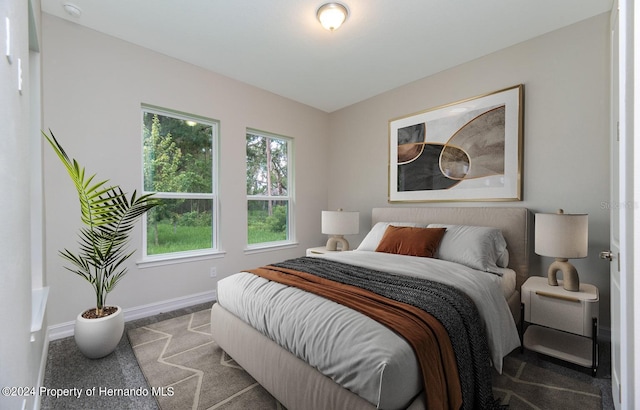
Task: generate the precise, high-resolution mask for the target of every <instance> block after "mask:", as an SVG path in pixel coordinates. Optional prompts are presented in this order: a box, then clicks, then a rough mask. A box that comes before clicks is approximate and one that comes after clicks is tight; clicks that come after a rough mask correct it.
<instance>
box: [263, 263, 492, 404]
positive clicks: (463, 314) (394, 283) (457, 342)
mask: <svg viewBox="0 0 640 410" xmlns="http://www.w3.org/2000/svg"><path fill="white" fill-rule="evenodd" d="M272 265H273V266H278V267H282V268H288V269H294V270H297V271H301V272H306V273H311V274H313V275H316V276H319V277H321V278H325V279H329V280H332V281H335V282H340V283H344V284H346V285H352V286H358V287H360V288H362V289H366V290H368V291H370V292H374V293H377V294H379V295H381V296H384V297H386V298H389V299H392V300H395V301H398V302H402V303H406V304H409V305H413V306H415V307H418V308H420V309H422V310H424V311H425V312H427V313H429V314H431V315H432V316H434V317H435V318H436V319H438V320H439V321H440V323H442V325H443V326H444V328H445V329H446V330H447V332H448V333H449V337H450V338H451V344H452V346H453V351H454V353H455V355H456V362H457V365H458V372H459V374H460V385H461V387H462V400H463V409H469V410H470V409H494V408H501V406H498V404H497V402H496V400H494V398H493V392H492V387H491V359H490V355H489V346H488V343H487V336H486V332H485V329H484V328H483V327H482V326H481V325H480V324H481V320H480V315H479V313H478V309H477V308H476V306H475V304H474V303H473V301H472V300H471V299H470V298H469V296H467V295H466V294H465V293H464V292H462V291H460V290H458V289H456V288H454V287H451V286H449V285H445V284H442V283H439V282H434V281H431V280H426V279H420V278H414V277H409V276H402V275H397V274H393V273H388V272H380V271H376V270H372V269H368V268H363V267H359V266H354V265H349V264H345V263H341V262H336V261H332V260H327V259H322V258H313V257H303V258H296V259H290V260H287V261H284V262H281V263H275V264H272Z"/></svg>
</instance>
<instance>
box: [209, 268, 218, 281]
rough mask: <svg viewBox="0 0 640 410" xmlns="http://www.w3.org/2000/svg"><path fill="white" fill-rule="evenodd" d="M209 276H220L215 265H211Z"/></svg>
mask: <svg viewBox="0 0 640 410" xmlns="http://www.w3.org/2000/svg"><path fill="white" fill-rule="evenodd" d="M209 276H211V277H212V278H215V277H216V276H218V271H217V270H216V267H215V266H212V267H211V270H210V271H209Z"/></svg>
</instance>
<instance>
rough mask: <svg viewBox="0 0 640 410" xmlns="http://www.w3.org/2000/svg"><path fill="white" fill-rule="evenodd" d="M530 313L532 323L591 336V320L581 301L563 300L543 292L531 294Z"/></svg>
mask: <svg viewBox="0 0 640 410" xmlns="http://www.w3.org/2000/svg"><path fill="white" fill-rule="evenodd" d="M529 312H530V313H531V318H530V320H529V322H531V323H535V324H538V325H542V326H547V327H551V328H554V329H558V330H564V331H565V332H570V333H575V334H578V335H583V336H590V334H591V318H590V317H586V316H585V315H584V307H583V303H582V301H581V300H579V299H573V300H571V299H569V298H568V297H567V298H562V299H561V298H559V297H558V296H556V295H553V294H550V293H544V292H542V291H536V292H531V300H530V306H529ZM583 318H584V319H585V320H584V321H586V322H587V323H586V324H585V323H583V322H584V321H583ZM585 330H586V331H588V333H585Z"/></svg>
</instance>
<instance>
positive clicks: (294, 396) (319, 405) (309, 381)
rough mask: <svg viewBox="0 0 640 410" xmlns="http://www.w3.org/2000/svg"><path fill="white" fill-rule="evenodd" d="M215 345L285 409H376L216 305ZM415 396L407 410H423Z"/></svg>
mask: <svg viewBox="0 0 640 410" xmlns="http://www.w3.org/2000/svg"><path fill="white" fill-rule="evenodd" d="M211 334H212V335H213V339H214V340H215V341H216V343H217V344H218V345H219V346H220V347H221V348H222V350H224V351H225V352H226V353H227V354H228V355H229V356H231V357H232V358H233V359H234V360H235V361H236V362H237V363H238V364H239V365H240V366H241V367H242V368H243V369H245V370H246V371H247V372H248V373H249V374H250V375H251V376H252V377H253V378H254V379H256V381H257V382H258V383H260V385H261V386H263V387H264V388H265V389H266V390H267V391H268V392H269V393H271V395H272V396H273V397H275V398H276V399H277V400H278V401H279V402H280V403H282V404H283V405H284V406H285V407H286V408H287V409H289V410H296V409H304V410H340V409H344V410H351V409H353V410H371V409H375V408H376V407H375V406H374V405H373V404H371V403H369V402H368V401H366V400H364V399H363V398H361V397H360V396H358V395H356V394H354V393H352V392H350V391H349V390H347V389H345V388H343V387H342V386H340V385H339V384H337V383H336V382H334V381H333V380H331V379H330V378H328V377H327V376H325V375H323V374H322V373H320V372H319V371H318V370H316V369H315V368H313V367H311V366H309V365H308V364H307V363H305V362H304V361H303V360H300V359H299V358H297V357H296V356H294V355H293V354H291V353H289V352H288V351H287V350H285V349H283V348H281V347H280V346H279V345H278V344H276V343H275V342H273V341H272V340H271V339H269V338H267V337H266V336H264V335H263V334H262V333H260V332H258V331H257V330H255V329H254V328H252V327H251V326H249V325H247V324H246V323H245V322H243V321H242V320H240V319H238V318H237V317H236V316H235V315H233V314H232V313H230V312H229V311H227V310H226V309H224V308H223V307H221V306H220V305H218V304H217V303H216V304H214V305H213V307H212V308H211ZM425 408H426V406H425V402H424V397H423V396H419V397H418V398H417V399H416V400H414V402H413V403H412V404H411V405H410V406H409V407H408V410H418V409H425Z"/></svg>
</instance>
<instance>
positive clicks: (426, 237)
mask: <svg viewBox="0 0 640 410" xmlns="http://www.w3.org/2000/svg"><path fill="white" fill-rule="evenodd" d="M446 230H447V229H446V228H414V227H410V226H393V225H389V226H388V227H387V229H386V231H385V232H384V235H383V236H382V239H381V240H380V243H379V244H378V247H377V248H376V252H386V253H397V254H399V255H408V256H422V257H426V258H432V257H434V255H435V254H436V251H437V250H438V246H439V245H440V241H441V240H442V237H443V236H444V232H445V231H446Z"/></svg>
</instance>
